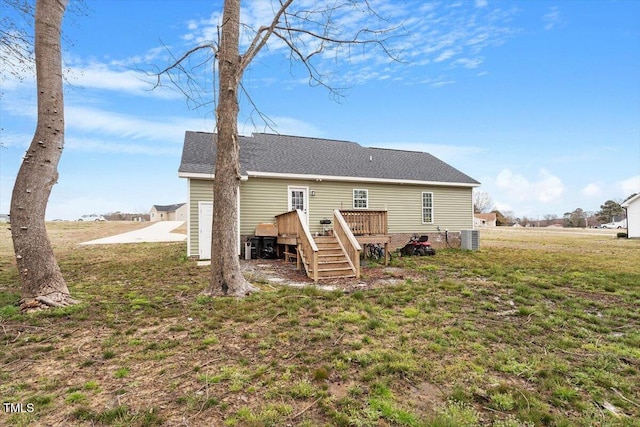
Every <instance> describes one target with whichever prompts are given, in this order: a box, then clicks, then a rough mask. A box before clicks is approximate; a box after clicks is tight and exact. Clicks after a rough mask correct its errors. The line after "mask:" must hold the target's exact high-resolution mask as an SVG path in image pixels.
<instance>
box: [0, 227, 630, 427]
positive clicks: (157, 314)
mask: <svg viewBox="0 0 640 427" xmlns="http://www.w3.org/2000/svg"><path fill="white" fill-rule="evenodd" d="M140 226H143V224H139V223H124V222H122V223H120V222H107V223H95V224H88V223H69V222H55V223H50V224H49V231H50V236H51V239H52V242H53V244H54V246H55V251H56V255H57V257H58V260H59V262H60V265H61V268H62V270H63V273H64V275H65V277H66V279H67V281H68V285H69V288H70V290H71V292H72V294H73V297H75V298H77V299H79V300H80V301H81V304H79V305H77V306H73V307H68V308H64V309H56V310H49V311H46V312H40V313H35V314H28V315H25V314H21V313H19V312H18V311H17V308H16V306H15V303H16V301H17V300H18V299H19V284H18V282H17V272H16V269H15V264H14V261H13V253H12V247H11V244H10V234H9V232H8V231H7V230H6V227H2V229H1V230H0V396H1V398H2V401H3V403H4V407H3V408H2V410H0V425H11V426H27V425H28V426H40V425H41V426H62V425H65V426H66V425H69V426H93V425H113V426H154V425H157V426H160V425H167V426H287V425H288V426H496V427H498V426H500V427H509V426H513V427H516V426H547V425H548V426H594V425H597V426H638V425H640V423H639V421H638V420H639V419H640V387H638V384H640V262H639V261H638V260H639V259H640V241H638V240H627V239H616V238H615V232H613V233H612V232H611V231H606V230H582V231H571V232H568V231H565V230H526V229H519V230H515V229H499V230H483V231H481V249H480V250H479V251H473V252H472V251H461V250H458V249H443V250H439V251H438V254H437V255H436V256H435V257H423V258H400V259H394V260H393V261H392V265H391V266H390V267H388V268H384V267H382V266H380V265H377V264H372V265H369V266H368V267H366V268H365V269H364V277H363V278H362V283H360V282H355V283H354V282H350V283H338V284H335V285H336V286H337V288H338V290H334V291H328V292H327V291H323V290H320V289H318V288H315V287H313V286H308V287H291V286H282V285H280V284H278V283H276V282H274V281H270V280H269V279H268V278H267V277H270V276H269V275H266V276H265V275H261V274H259V272H256V271H255V270H251V269H249V270H248V273H247V274H248V278H249V279H250V280H252V281H253V282H254V283H255V284H256V285H257V286H259V287H260V288H261V290H262V291H261V292H259V293H257V294H255V295H252V296H250V297H247V298H245V299H242V300H235V299H228V298H221V299H211V298H209V297H205V296H203V295H201V291H202V290H203V289H204V288H205V287H206V284H207V272H208V269H207V268H203V267H198V266H197V265H196V263H195V261H192V260H189V259H187V258H186V256H185V253H186V244H185V243H167V244H144V243H143V244H129V245H105V246H79V245H78V243H80V242H83V241H87V240H92V239H97V238H100V237H106V236H109V235H112V234H116V233H119V232H124V231H130V230H132V229H134V228H138V227H140ZM262 264H265V265H268V262H266V261H265V262H264V263H261V265H262ZM276 264H277V266H278V268H276V269H274V271H280V272H284V274H289V273H287V271H288V270H287V269H290V268H291V267H290V265H287V264H283V263H279V264H278V263H276ZM276 264H274V265H276ZM290 274H291V275H292V276H293V275H295V274H296V273H295V272H293V271H291V273H290ZM381 278H384V279H385V281H384V282H381V280H380V279H381ZM374 280H375V282H376V283H377V285H376V286H368V285H367V283H368V284H371V283H372V282H373V281H374ZM381 283H385V285H381ZM363 284H364V285H363ZM345 290H346V291H345Z"/></svg>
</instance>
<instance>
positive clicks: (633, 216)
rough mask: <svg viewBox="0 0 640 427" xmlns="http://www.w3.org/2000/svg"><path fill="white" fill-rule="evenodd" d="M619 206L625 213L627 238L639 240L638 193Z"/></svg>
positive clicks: (639, 202) (639, 196) (639, 205)
mask: <svg viewBox="0 0 640 427" xmlns="http://www.w3.org/2000/svg"><path fill="white" fill-rule="evenodd" d="M620 206H622V207H623V208H624V209H625V210H626V211H627V237H629V238H640V193H638V194H636V195H635V196H633V197H631V198H630V199H629V200H626V201H625V202H623V203H622V204H621V205H620Z"/></svg>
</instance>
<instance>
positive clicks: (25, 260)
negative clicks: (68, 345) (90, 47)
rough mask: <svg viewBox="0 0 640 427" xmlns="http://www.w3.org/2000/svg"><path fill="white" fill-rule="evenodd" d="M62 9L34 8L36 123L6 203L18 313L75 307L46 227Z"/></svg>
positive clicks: (56, 131) (57, 4)
mask: <svg viewBox="0 0 640 427" xmlns="http://www.w3.org/2000/svg"><path fill="white" fill-rule="evenodd" d="M66 6H67V0H38V1H37V3H36V25H35V57H36V78H37V90H38V123H37V127H36V131H35V134H34V136H33V140H32V141H31V145H30V146H29V149H28V151H27V153H26V154H25V157H24V160H23V161H22V165H21V166H20V171H19V172H18V176H17V178H16V182H15V185H14V187H13V195H12V198H11V236H12V238H13V247H14V250H15V255H16V261H17V264H18V271H19V274H20V281H21V283H22V300H21V306H22V309H23V310H30V309H38V308H43V307H49V306H56V307H57V306H64V305H69V304H73V303H75V302H76V301H74V300H73V299H71V297H70V295H69V290H68V289H67V285H66V283H65V281H64V278H63V277H62V273H61V272H60V267H59V266H58V263H57V261H56V259H55V256H54V254H53V248H52V247H51V242H50V241H49V238H48V236H47V230H46V228H45V213H46V209H47V202H48V201H49V195H50V194H51V189H52V187H53V185H54V184H55V183H56V181H57V180H58V170H57V168H58V162H59V160H60V156H61V155H62V148H63V144H64V99H63V92H62V61H61V53H60V32H61V27H62V17H63V15H64V11H65V8H66Z"/></svg>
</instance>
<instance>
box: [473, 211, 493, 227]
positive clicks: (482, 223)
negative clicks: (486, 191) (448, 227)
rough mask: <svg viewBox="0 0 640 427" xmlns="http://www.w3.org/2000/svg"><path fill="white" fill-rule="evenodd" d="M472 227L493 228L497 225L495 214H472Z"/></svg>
mask: <svg viewBox="0 0 640 427" xmlns="http://www.w3.org/2000/svg"><path fill="white" fill-rule="evenodd" d="M473 225H474V226H475V227H495V226H496V225H497V217H496V213H495V212H490V213H478V214H474V215H473Z"/></svg>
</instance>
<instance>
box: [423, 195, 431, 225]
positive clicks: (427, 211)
mask: <svg viewBox="0 0 640 427" xmlns="http://www.w3.org/2000/svg"><path fill="white" fill-rule="evenodd" d="M422 223H423V224H433V193H427V192H423V193H422Z"/></svg>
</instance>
